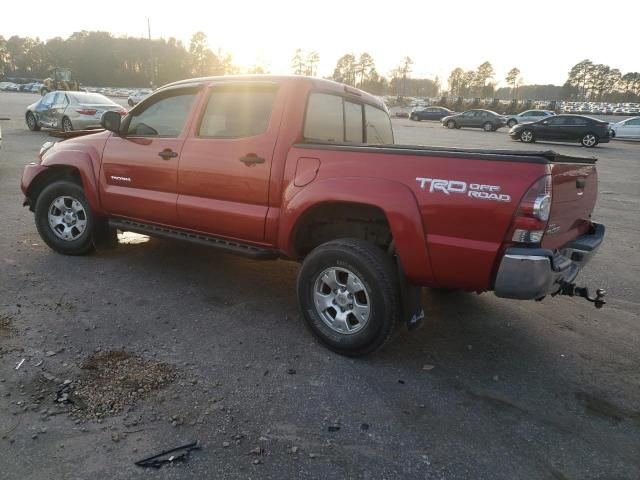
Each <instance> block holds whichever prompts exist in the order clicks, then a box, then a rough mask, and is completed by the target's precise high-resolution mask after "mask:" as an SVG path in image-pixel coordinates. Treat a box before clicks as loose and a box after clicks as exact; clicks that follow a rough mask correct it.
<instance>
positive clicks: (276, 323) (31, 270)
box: [0, 92, 640, 480]
mask: <svg viewBox="0 0 640 480" xmlns="http://www.w3.org/2000/svg"><path fill="white" fill-rule="evenodd" d="M33 98H35V97H32V96H31V95H28V94H17V93H5V92H0V117H10V119H11V120H9V121H2V122H0V128H2V133H3V144H2V147H1V149H0V205H3V206H4V207H3V210H2V228H0V478H1V479H3V480H4V479H8V480H9V479H10V480H13V479H16V480H17V479H20V480H31V479H33V480H35V479H38V480H39V479H43V480H44V479H47V480H49V479H62V478H64V479H70V480H73V479H83V480H84V479H89V478H109V479H113V480H116V479H136V478H163V479H164V478H168V479H187V478H189V479H191V478H193V479H205V478H207V479H208V478H238V479H248V478H256V479H257V478H260V479H263V478H273V479H278V480H280V479H285V478H305V479H315V478H317V479H332V478H349V479H351V478H358V479H360V478H361V479H382V478H385V479H396V478H398V479H414V478H415V479H491V480H496V479H509V480H512V479H550V480H551V479H554V480H568V479H575V480H587V479H603V480H604V479H618V480H622V479H625V480H626V479H628V480H636V479H638V478H640V348H639V345H640V322H639V320H640V319H639V313H640V308H639V306H640V295H639V294H638V289H639V288H640V255H638V245H639V244H640V241H639V240H640V221H639V220H640V218H639V217H640V215H639V212H640V186H639V185H640V144H638V143H632V142H619V141H616V142H611V143H609V144H606V145H601V146H599V147H597V148H594V149H591V150H586V149H584V148H582V147H580V146H578V145H568V144H566V145H565V144H562V145H561V144H551V143H545V144H535V145H523V144H520V143H516V142H512V141H511V140H510V139H509V138H508V135H507V134H506V131H505V130H500V131H498V132H488V133H487V132H483V131H475V130H465V129H462V130H447V129H445V128H442V127H441V126H440V125H439V124H438V123H435V122H420V123H417V122H411V121H409V120H394V121H393V123H394V131H395V136H396V141H397V142H398V143H407V144H408V143H411V144H426V145H447V146H457V147H469V148H523V149H538V150H539V149H545V150H546V149H553V150H557V151H559V152H561V153H569V154H578V155H595V156H597V157H598V159H599V160H598V171H599V181H600V185H599V200H598V205H597V208H596V211H595V213H594V219H595V220H596V221H599V222H602V223H604V224H605V225H606V226H607V237H606V240H605V244H604V245H603V247H602V249H601V251H600V252H599V254H598V255H597V256H596V258H595V259H594V260H593V261H592V263H591V264H589V265H588V266H587V267H586V268H585V270H584V272H583V273H582V274H581V276H580V281H581V283H583V284H586V285H588V286H589V287H592V288H597V287H602V288H606V289H607V290H608V292H609V294H608V298H607V299H608V302H609V303H608V304H607V305H606V306H605V308H603V309H602V310H596V309H595V308H593V306H592V305H591V304H589V303H588V302H586V301H584V300H580V299H571V298H558V297H556V298H547V299H545V300H544V301H542V302H521V301H511V300H504V299H499V298H497V297H495V296H494V295H493V294H490V293H486V294H482V295H476V294H471V293H464V292H455V291H433V290H427V289H425V292H424V303H425V307H426V311H427V319H426V322H425V325H424V327H423V328H421V329H420V330H418V331H416V332H412V333H403V334H401V335H400V336H399V337H398V338H396V339H394V341H393V342H392V343H390V344H389V345H388V346H387V347H386V348H385V349H384V350H382V351H381V352H379V353H377V354H375V355H373V356H370V357H367V358H362V359H357V360H354V359H347V358H344V357H340V356H338V355H335V354H333V353H331V352H329V351H327V350H326V349H325V348H323V347H321V346H320V345H318V344H317V343H316V342H315V341H314V340H313V338H312V336H311V335H310V333H309V332H308V331H307V330H306V329H305V327H304V325H303V321H302V318H301V316H300V314H299V311H298V307H297V302H296V297H295V288H294V287H295V276H296V273H297V268H298V267H297V265H296V264H295V263H292V262H287V261H275V262H257V261H251V260H248V259H244V258H239V257H234V256H231V255H228V254H224V253H220V252H217V251H214V250H209V249H206V248H205V247H198V246H192V245H185V244H180V243H173V242H170V241H163V240H157V239H147V238H146V237H143V236H138V235H125V236H122V237H121V239H120V240H121V243H120V245H119V246H118V248H116V249H114V250H109V251H101V252H98V253H95V254H92V255H90V256H86V257H65V256H61V255H57V254H55V253H53V252H52V251H50V250H49V249H48V248H47V247H46V245H44V243H43V242H42V240H41V239H40V237H39V236H38V234H37V232H36V228H35V225H34V222H33V215H32V214H31V213H30V212H29V211H28V209H26V208H23V207H22V206H21V205H22V194H21V192H20V190H19V181H20V176H21V173H22V167H23V165H24V164H25V163H27V162H29V161H32V160H33V159H35V158H36V155H37V153H38V150H39V148H40V146H41V145H42V143H44V142H45V141H47V139H48V137H47V133H46V132H30V131H28V130H27V128H26V126H25V125H24V120H23V119H24V107H25V106H26V105H27V104H29V103H31V102H32V101H33ZM119 352H124V353H119ZM105 358H107V359H110V360H108V361H107V360H105ZM23 360H24V361H23ZM101 362H102V363H101ZM109 362H110V363H109ZM105 365H107V366H105ZM157 372H159V373H157ZM154 375H162V377H161V378H160V377H158V378H155V377H153V376H154ZM152 377H153V378H152ZM74 392H75V393H74ZM80 392H84V394H83V395H84V396H82V395H80ZM133 392H135V393H133ZM108 398H111V399H112V400H106V399H108ZM113 398H115V399H116V400H113ZM123 398H124V399H125V400H126V401H125V400H122V401H120V400H121V399H123ZM83 402H86V403H90V402H93V403H91V405H93V406H95V405H98V407H99V408H97V409H95V410H92V411H94V413H95V412H97V413H95V414H94V415H93V416H91V417H90V418H89V417H87V416H82V415H81V414H80V413H81V412H84V411H86V409H87V408H88V407H86V405H82V403H83ZM101 402H102V403H101ZM79 412H80V413H79ZM195 440H197V441H198V442H199V444H200V446H201V447H202V448H201V450H195V451H192V452H191V454H190V456H189V457H188V459H186V460H185V461H183V462H175V464H172V465H166V466H164V467H162V468H160V469H157V470H156V469H144V468H142V467H139V466H136V465H135V464H134V462H136V461H137V460H140V459H142V458H144V457H147V456H150V455H153V454H155V453H158V452H160V451H163V450H166V449H168V448H172V447H176V446H180V445H183V444H186V443H189V442H192V441H195Z"/></svg>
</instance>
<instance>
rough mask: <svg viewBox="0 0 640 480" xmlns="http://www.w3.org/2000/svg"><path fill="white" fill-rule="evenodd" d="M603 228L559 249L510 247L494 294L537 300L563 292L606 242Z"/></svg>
mask: <svg viewBox="0 0 640 480" xmlns="http://www.w3.org/2000/svg"><path fill="white" fill-rule="evenodd" d="M604 233H605V228H604V225H601V224H598V223H594V224H593V227H592V230H591V231H590V232H589V233H586V234H584V235H582V236H580V237H578V238H577V239H576V240H574V241H573V242H570V243H569V244H567V245H566V246H565V247H564V248H562V249H560V250H555V251H554V250H547V249H543V248H509V249H507V251H506V252H505V254H504V257H502V261H501V262H500V268H499V269H498V274H497V276H496V281H495V285H494V291H495V294H496V296H498V297H502V298H515V299H518V300H535V299H539V298H542V297H544V296H545V295H552V294H555V293H557V292H558V290H560V286H561V283H562V282H573V281H574V280H575V278H576V277H577V276H578V273H579V272H580V270H581V269H582V267H584V266H585V265H586V264H587V263H588V262H589V260H591V257H593V255H595V253H596V252H597V251H598V248H600V245H601V244H602V240H603V239H604Z"/></svg>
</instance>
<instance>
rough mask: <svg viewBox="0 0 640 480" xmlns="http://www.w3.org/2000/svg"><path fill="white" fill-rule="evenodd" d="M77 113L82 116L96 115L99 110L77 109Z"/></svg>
mask: <svg viewBox="0 0 640 480" xmlns="http://www.w3.org/2000/svg"><path fill="white" fill-rule="evenodd" d="M76 112H78V113H79V114H80V115H95V114H96V112H97V110H96V109H95V108H76Z"/></svg>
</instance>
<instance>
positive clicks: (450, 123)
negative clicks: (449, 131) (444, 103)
mask: <svg viewBox="0 0 640 480" xmlns="http://www.w3.org/2000/svg"><path fill="white" fill-rule="evenodd" d="M447 126H448V127H449V128H453V127H455V126H456V124H455V123H454V122H453V120H449V123H447Z"/></svg>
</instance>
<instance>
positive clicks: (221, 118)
mask: <svg viewBox="0 0 640 480" xmlns="http://www.w3.org/2000/svg"><path fill="white" fill-rule="evenodd" d="M275 96H276V87H275V86H271V85H248V86H247V85H237V86H222V87H214V88H213V89H212V90H211V94H210V95H209V101H208V102H207V107H206V109H205V112H204V116H203V117H202V122H201V124H200V130H199V131H198V135H199V136H201V137H210V138H239V137H251V136H254V135H260V134H262V133H264V132H265V131H266V130H267V128H268V127H269V120H270V118H271V110H272V109H273V100H274V99H275Z"/></svg>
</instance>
